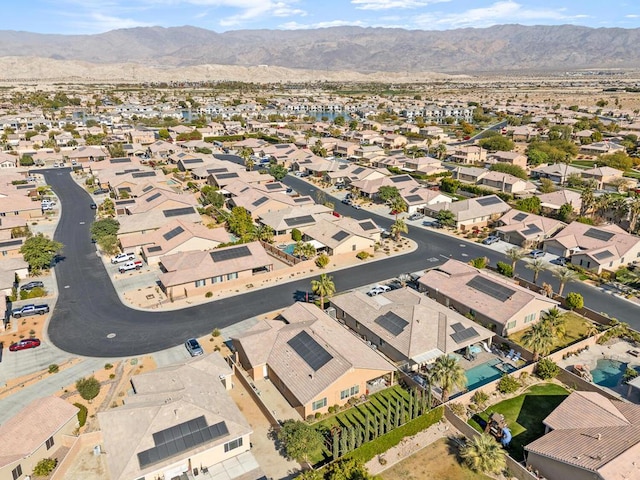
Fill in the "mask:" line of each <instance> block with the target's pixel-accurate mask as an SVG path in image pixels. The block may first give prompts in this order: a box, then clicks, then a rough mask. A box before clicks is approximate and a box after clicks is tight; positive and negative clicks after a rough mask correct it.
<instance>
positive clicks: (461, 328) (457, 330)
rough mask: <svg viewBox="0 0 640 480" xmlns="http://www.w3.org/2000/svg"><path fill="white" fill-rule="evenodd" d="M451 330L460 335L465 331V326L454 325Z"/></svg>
mask: <svg viewBox="0 0 640 480" xmlns="http://www.w3.org/2000/svg"><path fill="white" fill-rule="evenodd" d="M451 328H453V331H454V332H456V333H458V332H461V331H462V330H464V328H465V327H464V325H463V324H461V323H460V322H458V323H454V324H453V325H451Z"/></svg>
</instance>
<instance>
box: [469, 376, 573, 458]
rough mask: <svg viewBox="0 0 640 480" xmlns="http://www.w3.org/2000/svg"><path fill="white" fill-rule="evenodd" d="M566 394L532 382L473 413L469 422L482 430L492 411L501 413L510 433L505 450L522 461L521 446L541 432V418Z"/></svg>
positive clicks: (557, 388) (541, 433)
mask: <svg viewBox="0 0 640 480" xmlns="http://www.w3.org/2000/svg"><path fill="white" fill-rule="evenodd" d="M567 395H569V392H568V391H567V390H565V389H564V388H563V387H561V386H560V385H556V384H554V383H545V384H541V385H534V386H532V387H530V388H529V389H527V391H526V392H525V393H523V394H522V395H519V396H517V397H514V398H510V399H508V400H504V401H502V402H500V403H497V404H495V405H492V406H491V407H488V408H487V409H486V410H485V411H484V412H482V413H478V414H476V415H474V416H473V417H472V418H471V419H470V420H469V425H471V426H472V427H473V428H475V429H476V430H478V431H483V430H484V425H486V422H487V419H488V418H489V416H490V415H491V413H493V412H498V413H501V414H502V415H504V418H505V420H506V422H507V425H508V426H509V429H510V430H511V434H512V435H513V439H512V441H511V444H510V445H509V448H508V449H507V450H508V451H509V454H510V455H511V456H512V457H513V458H515V459H516V460H522V459H523V452H524V450H523V447H524V446H525V445H527V444H529V443H531V442H533V441H534V440H536V439H538V438H540V437H541V436H542V435H543V434H544V425H543V424H542V420H544V419H545V417H547V415H549V414H550V413H551V412H552V411H553V410H554V409H555V408H556V407H557V406H558V405H560V403H562V401H563V400H564V399H565V398H566V397H567Z"/></svg>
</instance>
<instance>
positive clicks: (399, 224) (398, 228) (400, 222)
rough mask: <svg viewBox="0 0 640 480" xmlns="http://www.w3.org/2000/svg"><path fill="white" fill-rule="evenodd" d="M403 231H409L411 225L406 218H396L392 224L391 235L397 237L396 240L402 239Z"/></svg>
mask: <svg viewBox="0 0 640 480" xmlns="http://www.w3.org/2000/svg"><path fill="white" fill-rule="evenodd" d="M403 233H409V227H407V222H405V221H404V218H396V221H395V222H393V224H392V225H391V235H393V236H394V237H395V239H396V242H399V241H400V235H401V234H403Z"/></svg>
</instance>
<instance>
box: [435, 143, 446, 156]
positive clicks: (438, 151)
mask: <svg viewBox="0 0 640 480" xmlns="http://www.w3.org/2000/svg"><path fill="white" fill-rule="evenodd" d="M436 154H437V157H438V159H439V160H442V159H443V158H444V156H445V155H446V154H447V146H446V145H445V144H444V143H440V144H438V146H437V147H436Z"/></svg>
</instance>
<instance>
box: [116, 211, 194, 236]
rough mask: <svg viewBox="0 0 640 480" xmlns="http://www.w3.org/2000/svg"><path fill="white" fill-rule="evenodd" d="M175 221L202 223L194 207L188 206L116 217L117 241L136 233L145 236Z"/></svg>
mask: <svg viewBox="0 0 640 480" xmlns="http://www.w3.org/2000/svg"><path fill="white" fill-rule="evenodd" d="M175 219H178V220H182V221H183V222H185V223H200V222H202V218H201V217H200V214H199V213H198V211H197V210H196V209H195V207H194V206H190V205H189V206H181V207H176V208H166V209H164V208H163V209H157V208H154V209H152V210H148V211H142V212H140V213H136V214H132V215H120V216H118V222H119V223H120V229H119V230H118V239H120V240H121V241H122V239H123V237H124V236H126V235H133V234H136V233H138V234H143V235H144V234H147V233H149V232H152V231H153V230H157V229H158V228H160V227H163V226H164V225H166V224H167V223H168V222H170V221H171V220H175Z"/></svg>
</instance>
